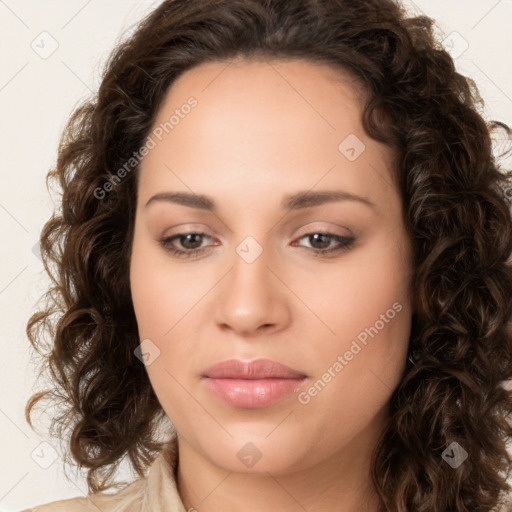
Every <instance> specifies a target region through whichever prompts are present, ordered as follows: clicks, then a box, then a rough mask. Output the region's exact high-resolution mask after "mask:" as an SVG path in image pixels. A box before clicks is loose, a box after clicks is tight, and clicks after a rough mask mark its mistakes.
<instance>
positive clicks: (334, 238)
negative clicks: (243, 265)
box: [159, 232, 355, 258]
mask: <svg viewBox="0 0 512 512" xmlns="http://www.w3.org/2000/svg"><path fill="white" fill-rule="evenodd" d="M210 238H211V237H209V236H208V235H207V234H206V233H201V232H190V233H177V234H176V235H173V236H170V237H164V238H162V239H160V240H159V242H160V244H161V245H162V246H163V247H164V249H165V250H166V251H168V252H169V253H171V254H173V255H174V256H177V257H180V258H190V257H195V256H198V255H200V254H202V253H203V252H204V251H205V250H206V249H207V246H204V245H202V242H204V240H205V239H210ZM302 239H307V240H308V241H309V243H310V246H309V247H305V248H306V249H309V250H311V251H313V252H314V253H316V254H315V255H317V256H323V255H327V254H329V255H331V254H335V253H339V252H342V251H346V250H348V249H349V248H350V247H351V246H352V245H353V243H354V242H355V238H353V237H344V236H341V235H336V234H334V233H327V232H314V233H306V234H305V235H303V236H301V237H300V238H299V240H302ZM333 243H334V244H333ZM176 244H178V245H179V246H181V248H180V247H177V246H176ZM214 245H218V244H214ZM292 245H293V246H295V245H296V244H295V243H293V244H292ZM302 247H304V246H302Z"/></svg>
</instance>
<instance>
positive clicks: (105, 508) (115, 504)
mask: <svg viewBox="0 0 512 512" xmlns="http://www.w3.org/2000/svg"><path fill="white" fill-rule="evenodd" d="M145 488H146V479H145V478H141V479H138V480H136V481H135V482H132V483H131V484H129V485H128V486H126V487H125V488H123V489H121V490H119V491H117V492H115V493H109V494H107V493H97V494H89V495H88V496H80V497H77V498H70V499H65V500H58V501H52V502H51V503H45V504H42V505H38V506H36V507H32V508H28V509H25V510H22V511H20V512H98V510H101V512H132V511H133V510H135V508H134V507H137V506H138V507H139V508H140V504H141V503H142V502H143V500H144V495H145Z"/></svg>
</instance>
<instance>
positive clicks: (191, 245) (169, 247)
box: [160, 232, 210, 258]
mask: <svg viewBox="0 0 512 512" xmlns="http://www.w3.org/2000/svg"><path fill="white" fill-rule="evenodd" d="M205 237H206V238H210V237H209V236H208V235H207V234H206V233H198V232H191V233H178V234H176V235H173V236H171V237H166V238H162V239H160V244H161V245H162V246H163V247H164V249H165V250H166V251H168V252H170V253H171V254H173V255H175V256H178V257H181V258H190V257H191V256H197V255H198V254H200V253H202V252H204V251H205V250H206V247H201V241H202V240H204V238H205ZM175 241H178V242H179V244H180V245H181V246H182V247H184V249H179V248H177V247H176V246H175V245H174V242H175Z"/></svg>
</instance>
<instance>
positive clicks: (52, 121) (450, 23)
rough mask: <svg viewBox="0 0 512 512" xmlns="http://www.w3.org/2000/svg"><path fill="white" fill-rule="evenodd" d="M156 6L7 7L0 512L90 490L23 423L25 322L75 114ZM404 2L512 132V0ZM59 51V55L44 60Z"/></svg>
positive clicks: (30, 380)
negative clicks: (431, 24) (120, 44)
mask: <svg viewBox="0 0 512 512" xmlns="http://www.w3.org/2000/svg"><path fill="white" fill-rule="evenodd" d="M159 3H160V0H158V1H151V0H145V1H144V0H108V1H102V2H100V1H99V0H66V1H64V0H61V1H58V0H46V1H44V2H41V1H36V0H0V45H1V46H0V48H2V50H1V53H0V64H1V65H0V130H1V132H0V141H1V148H2V150H1V151H0V172H1V182H0V183H1V184H0V229H1V237H2V241H1V244H0V261H1V267H0V312H1V313H0V314H1V321H0V329H1V331H0V332H1V336H2V338H1V340H2V341H1V343H2V350H3V354H4V355H3V357H2V362H1V371H0V386H1V388H0V389H1V391H0V433H1V436H0V461H1V462H0V465H1V467H0V510H1V511H19V510H21V509H24V508H28V507H30V506H34V505H37V504H42V503H47V502H50V501H54V500H57V499H64V498H70V497H75V496H80V495H85V489H86V488H85V485H84V478H83V474H82V475H80V474H79V473H77V472H76V471H70V472H69V473H70V475H71V479H70V480H67V479H66V478H65V476H64V473H63V462H62V459H61V457H60V454H59V451H60V448H59V446H58V445H57V444H56V443H55V441H52V440H51V439H49V438H46V437H45V430H44V425H45V420H44V418H43V419H42V420H41V422H42V423H41V427H39V428H40V432H39V433H35V432H33V431H32V430H31V428H30V427H29V426H28V424H27V423H26V421H25V418H24V406H25V403H26V401H27V399H28V397H29V396H30V395H31V394H32V393H33V392H35V391H37V390H39V389H41V388H42V387H43V384H44V382H43V381H41V382H40V383H39V384H37V383H36V371H37V368H36V366H35V365H34V364H33V363H32V362H31V361H32V359H31V357H32V350H31V347H30V343H29V341H28V339H27V337H26V334H25V326H26V322H27V320H28V317H29V316H30V314H31V313H32V312H33V311H34V310H35V307H36V302H37V299H38V298H39V297H40V295H41V294H42V292H43V291H44V290H45V288H46V286H47V285H48V280H47V278H46V275H45V273H44V270H43V266H42V263H41V260H40V258H39V257H38V254H37V243H38V238H39V233H40V230H41V228H42V226H43V224H44V222H45V221H46V220H47V219H48V218H49V216H50V215H51V213H52V211H53V208H54V206H55V204H54V202H56V200H57V197H58V196H56V195H55V194H54V193H53V194H52V195H50V193H49V192H48V191H47V189H46V185H45V177H46V172H47V171H48V169H49V168H50V167H51V166H52V165H53V164H54V163H55V159H56V154H57V146H58V141H59V136H60V133H61V131H62V129H63V128H64V124H65V122H66V120H67V118H68V117H69V115H70V113H71V112H72V110H73V109H74V107H76V106H77V105H78V103H79V102H80V101H81V100H83V99H85V98H86V97H87V96H88V95H89V94H91V92H92V91H95V90H96V88H97V87H98V85H99V79H100V75H101V70H102V66H103V64H104V62H105V60H106V57H107V56H108V54H109V52H110V51H111V49H112V48H113V47H114V45H115V43H116V41H117V40H118V38H120V37H122V36H125V35H127V34H128V33H129V32H130V31H131V30H132V29H133V25H134V24H135V23H136V22H137V21H139V20H140V19H141V18H142V17H143V16H144V15H145V14H146V13H147V12H149V11H150V10H152V8H154V7H156V6H157V5H158V4H159ZM405 5H406V6H408V7H409V8H410V12H411V14H420V13H425V14H427V15H428V16H430V17H432V18H434V19H435V20H436V27H437V30H438V33H439V37H440V39H442V40H444V43H443V44H444V45H445V47H446V48H447V49H448V50H449V51H450V52H451V54H452V56H453V57H454V58H455V61H456V66H457V69H458V71H459V72H460V73H462V74H464V75H466V76H470V77H471V78H473V79H474V80H475V81H476V83H477V86H478V87H479V90H480V92H481V94H482V97H483V98H484V100H485V102H486V106H485V109H486V110H485V117H486V118H488V119H496V120H500V121H502V122H505V123H507V124H509V125H512V65H511V64H512V62H511V58H510V48H512V31H511V29H510V27H511V26H512V0H415V1H414V2H412V1H410V0H407V1H405ZM52 45H53V46H52ZM53 47H56V49H55V51H54V52H53V53H52V54H51V55H46V54H45V53H44V52H49V51H51V50H52V49H53ZM499 144H500V146H498V147H504V146H505V141H502V142H501V143H499ZM509 167H510V166H509ZM51 412H52V411H48V413H49V414H50V415H51ZM35 417H37V415H36V416H35ZM125 470H126V468H125ZM124 475H129V473H124V474H123V476H124Z"/></svg>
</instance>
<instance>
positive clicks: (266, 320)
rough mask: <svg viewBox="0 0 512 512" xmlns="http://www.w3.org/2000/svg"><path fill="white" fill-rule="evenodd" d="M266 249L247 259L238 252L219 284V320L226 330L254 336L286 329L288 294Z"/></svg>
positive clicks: (288, 315)
mask: <svg viewBox="0 0 512 512" xmlns="http://www.w3.org/2000/svg"><path fill="white" fill-rule="evenodd" d="M267 252H268V251H267V250H264V251H263V252H262V253H261V254H260V256H259V257H258V258H256V260H255V261H253V262H251V263H248V262H247V261H246V260H244V258H242V257H241V256H239V255H238V254H235V255H234V257H233V264H232V268H231V270H230V271H229V272H228V274H227V275H226V276H225V278H224V279H223V280H222V282H221V283H219V286H218V290H217V291H218V293H217V295H216V297H215V300H216V301H217V306H216V308H215V312H216V313H215V315H216V318H215V320H216V323H217V325H218V326H219V327H220V328H221V329H223V330H231V331H233V332H235V333H237V334H238V335H240V336H244V337H253V336H259V335H261V334H263V333H265V334H270V333H275V332H278V331H281V330H282V329H285V328H286V327H287V326H288V325H289V323H290V319H291V314H290V313H291V312H290V304H289V296H290V295H291V292H290V291H289V290H288V289H287V287H286V286H285V284H283V281H284V282H286V279H283V276H280V275H279V274H280V272H279V270H278V269H279V267H278V266H276V265H275V264H272V262H270V261H269V258H267Z"/></svg>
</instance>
